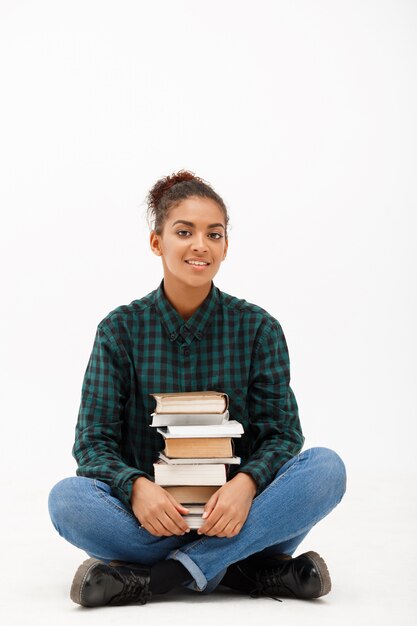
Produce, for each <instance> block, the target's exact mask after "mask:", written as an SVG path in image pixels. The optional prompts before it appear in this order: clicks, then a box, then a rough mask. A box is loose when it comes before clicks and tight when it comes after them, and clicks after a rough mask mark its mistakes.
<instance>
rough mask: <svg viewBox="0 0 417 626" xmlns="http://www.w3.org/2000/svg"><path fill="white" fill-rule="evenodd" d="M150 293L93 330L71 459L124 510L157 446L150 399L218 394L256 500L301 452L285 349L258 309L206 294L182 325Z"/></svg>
mask: <svg viewBox="0 0 417 626" xmlns="http://www.w3.org/2000/svg"><path fill="white" fill-rule="evenodd" d="M163 285H164V281H163V279H162V281H161V283H160V285H159V287H158V289H156V290H154V291H151V292H150V293H149V294H148V295H146V296H145V297H143V298H141V299H140V300H134V301H133V302H131V303H130V304H129V305H122V306H119V307H118V308H116V309H114V310H113V311H111V312H110V313H109V314H108V315H107V316H106V317H105V318H104V319H103V320H102V321H101V322H100V324H99V325H98V328H97V332H96V336H95V341H94V346H93V350H92V352H91V356H90V359H89V362H88V365H87V369H86V372H85V377H84V382H83V386H82V393H81V406H80V410H79V415H78V422H77V425H76V429H75V443H74V447H73V451H72V452H73V455H74V457H75V459H76V460H77V463H78V468H77V475H78V476H88V477H91V478H97V479H100V480H102V481H104V482H105V483H107V484H108V485H110V486H111V488H112V490H113V493H114V494H115V495H116V497H118V498H119V499H120V500H121V501H122V502H124V503H125V504H126V505H127V506H130V496H131V492H132V484H133V481H134V480H135V479H136V478H138V477H139V476H146V477H147V478H149V479H150V480H154V475H153V463H154V462H155V461H156V460H157V458H158V452H159V451H160V450H162V449H163V447H164V439H163V437H162V435H160V434H159V433H158V432H157V431H156V428H152V427H150V426H149V424H150V422H151V413H152V412H153V411H154V410H155V400H154V399H153V398H152V397H151V396H150V395H149V394H151V393H159V392H178V391H201V390H215V391H222V392H225V393H227V394H228V396H229V412H230V419H236V420H237V421H239V422H241V423H242V425H243V428H244V431H245V433H244V434H243V435H242V437H241V438H235V439H233V442H234V446H235V454H237V455H238V456H240V457H242V462H241V465H228V466H227V468H228V479H230V478H233V476H234V475H235V474H236V473H237V472H245V473H248V474H250V475H251V476H252V478H253V479H254V480H255V482H256V484H257V493H256V495H258V494H259V493H260V492H261V491H262V490H263V489H265V487H266V486H267V485H268V484H269V483H270V482H271V481H272V480H273V478H274V476H275V474H276V473H277V471H278V470H279V469H280V467H281V466H282V465H283V464H284V463H285V462H286V461H288V460H289V459H291V458H292V457H294V456H295V455H296V454H298V453H299V452H300V450H301V448H302V446H303V443H304V437H303V434H302V430H301V426H300V422H299V418H298V407H297V402H296V400H295V397H294V394H293V391H292V389H291V387H290V385H289V382H290V365H289V357H288V350H287V344H286V341H285V337H284V334H283V332H282V329H281V326H280V324H279V322H278V321H277V320H276V319H275V318H274V317H272V316H271V315H270V314H269V313H268V312H267V311H265V309H262V308H261V307H259V306H256V305H255V304H251V303H250V302H247V301H246V300H241V299H239V298H236V297H234V296H231V295H228V294H227V293H224V292H222V291H220V289H218V288H217V287H216V286H215V285H214V283H213V282H212V285H211V290H210V293H209V294H208V296H207V298H206V299H205V300H204V302H203V303H202V304H201V306H200V307H199V308H198V309H197V311H195V313H194V314H193V316H192V317H191V318H190V319H188V320H187V321H185V320H184V319H183V318H182V317H181V316H180V315H179V313H178V312H177V311H176V310H175V309H174V307H173V306H172V305H171V304H170V303H169V301H168V300H167V298H166V296H165V293H164V288H163Z"/></svg>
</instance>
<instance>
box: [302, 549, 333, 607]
mask: <svg viewBox="0 0 417 626" xmlns="http://www.w3.org/2000/svg"><path fill="white" fill-rule="evenodd" d="M303 556H306V557H307V558H309V559H310V561H312V562H313V563H314V567H315V568H316V570H317V573H318V575H319V578H320V583H321V589H320V594H319V595H317V596H315V597H316V598H320V597H321V596H325V595H327V594H328V593H329V591H330V590H331V588H332V581H331V580H330V574H329V570H328V568H327V565H326V563H325V561H324V559H322V558H321V556H320V554H317V552H312V551H311V552H305V553H304V554H303Z"/></svg>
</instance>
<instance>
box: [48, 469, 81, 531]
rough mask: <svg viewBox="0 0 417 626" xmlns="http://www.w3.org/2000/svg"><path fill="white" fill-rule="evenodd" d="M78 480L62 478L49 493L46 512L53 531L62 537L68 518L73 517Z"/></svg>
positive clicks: (76, 478)
mask: <svg viewBox="0 0 417 626" xmlns="http://www.w3.org/2000/svg"><path fill="white" fill-rule="evenodd" d="M79 481H80V478H79V477H77V476H71V477H69V478H63V479H62V480H60V481H59V482H58V483H57V484H56V485H54V487H52V489H51V491H50V492H49V497H48V510H49V516H50V518H51V521H52V524H53V525H54V527H55V530H57V531H58V533H59V534H60V535H61V536H64V534H65V533H64V528H65V526H66V525H67V524H68V521H69V519H70V518H72V517H73V516H74V513H75V509H76V502H77V501H78V495H77V492H79V489H77V487H79Z"/></svg>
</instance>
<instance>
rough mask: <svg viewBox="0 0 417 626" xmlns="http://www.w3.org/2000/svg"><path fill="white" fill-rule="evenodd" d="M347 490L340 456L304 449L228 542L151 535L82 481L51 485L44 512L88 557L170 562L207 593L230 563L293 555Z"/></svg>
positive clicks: (107, 495)
mask: <svg viewBox="0 0 417 626" xmlns="http://www.w3.org/2000/svg"><path fill="white" fill-rule="evenodd" d="M345 490H346V470H345V466H344V463H343V461H342V460H341V458H340V457H339V456H338V455H337V454H336V453H335V452H333V451H332V450H329V449H328V448H310V449H309V450H305V451H304V452H301V453H300V454H299V455H297V456H295V457H294V458H292V459H290V460H289V461H287V463H285V465H283V466H282V467H281V469H280V470H279V472H278V473H277V474H276V476H275V478H274V480H273V481H272V482H271V483H270V484H269V485H268V486H267V487H266V488H265V489H264V491H262V493H260V494H259V495H258V496H257V497H256V498H254V500H253V502H252V506H251V509H250V511H249V515H248V517H247V519H246V522H245V523H244V525H243V527H242V529H241V530H240V532H239V533H238V534H237V535H235V536H234V537H231V538H227V537H216V536H207V535H197V533H196V531H194V530H191V531H190V532H189V533H186V534H185V535H181V536H177V535H172V536H170V537H164V536H161V537H159V536H155V535H153V534H151V533H150V532H148V531H147V530H146V529H145V528H143V527H142V526H141V525H140V523H139V522H138V520H137V518H136V517H135V516H134V515H133V513H132V511H131V510H129V509H128V508H126V506H125V505H124V504H122V502H120V500H118V499H117V498H115V497H114V495H113V494H112V491H111V488H110V487H109V486H108V485H107V484H106V483H104V482H101V481H100V480H95V479H92V478H84V477H80V476H73V477H71V478H65V479H63V480H61V481H60V482H59V483H57V484H56V485H55V486H54V487H53V488H52V490H51V492H50V495H49V513H50V516H51V519H52V523H53V525H54V526H55V528H56V530H57V531H58V533H59V534H60V535H61V536H62V537H64V538H65V539H66V540H67V541H69V542H70V543H72V544H73V545H75V546H77V547H78V548H81V549H82V550H84V551H85V552H86V553H87V554H88V555H89V556H91V557H95V558H97V559H100V560H101V561H104V562H106V563H109V562H110V561H113V560H118V561H129V562H134V563H141V564H143V565H147V566H151V565H153V564H154V563H157V562H158V561H161V560H165V559H176V560H178V561H180V562H181V563H182V564H183V565H184V567H185V568H186V569H187V570H188V571H189V572H190V579H188V580H186V581H185V582H184V583H183V585H184V586H185V587H188V588H189V589H193V590H194V591H200V592H204V593H210V592H212V591H213V590H214V589H215V588H216V587H217V585H218V584H219V583H220V581H221V580H222V578H223V576H224V575H225V573H226V570H227V567H228V566H229V565H230V564H231V563H235V562H236V561H241V560H242V559H245V558H246V557H248V556H250V555H251V554H254V553H260V552H262V554H264V555H272V554H274V553H275V554H276V553H285V554H290V555H292V554H293V553H294V551H295V549H296V548H297V546H298V545H299V544H300V543H301V541H302V540H303V539H304V537H305V536H306V535H307V533H308V532H309V531H310V530H311V528H312V527H313V526H314V525H315V524H316V523H317V522H318V521H319V520H321V519H322V518H323V517H325V516H326V515H327V514H328V513H330V511H331V510H332V509H333V508H334V507H335V506H336V505H337V504H338V503H339V502H340V500H341V499H342V497H343V494H344V493H345Z"/></svg>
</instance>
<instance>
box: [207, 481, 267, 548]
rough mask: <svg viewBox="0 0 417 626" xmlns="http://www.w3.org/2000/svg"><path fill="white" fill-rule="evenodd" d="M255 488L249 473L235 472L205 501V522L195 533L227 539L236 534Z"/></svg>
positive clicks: (247, 510)
mask: <svg viewBox="0 0 417 626" xmlns="http://www.w3.org/2000/svg"><path fill="white" fill-rule="evenodd" d="M256 489H257V487H256V483H255V481H254V480H253V478H251V477H250V476H249V474H244V473H243V472H239V473H238V474H236V476H235V477H234V478H232V479H231V480H229V481H228V482H227V483H226V484H224V485H222V487H220V489H218V490H217V491H216V492H215V493H214V494H213V495H212V496H211V498H210V499H209V500H208V502H207V503H206V506H205V509H204V511H205V513H204V515H205V514H207V515H206V517H205V518H204V519H205V522H204V524H203V526H201V528H199V530H198V531H197V533H198V534H199V535H202V534H205V535H209V536H213V535H215V536H216V537H228V538H229V539H230V538H231V537H234V536H235V535H237V534H238V533H239V532H240V530H241V528H242V526H243V524H244V523H245V521H246V518H247V516H248V514H249V511H250V508H251V506H252V501H253V499H254V497H255V494H256Z"/></svg>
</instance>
